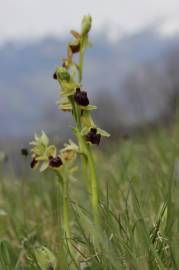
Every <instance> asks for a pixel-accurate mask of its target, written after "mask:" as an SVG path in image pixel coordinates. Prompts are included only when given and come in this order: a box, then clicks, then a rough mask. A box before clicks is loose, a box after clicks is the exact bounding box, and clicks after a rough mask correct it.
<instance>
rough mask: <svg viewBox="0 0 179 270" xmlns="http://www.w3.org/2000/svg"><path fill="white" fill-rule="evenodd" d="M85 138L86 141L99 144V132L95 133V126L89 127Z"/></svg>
mask: <svg viewBox="0 0 179 270" xmlns="http://www.w3.org/2000/svg"><path fill="white" fill-rule="evenodd" d="M85 138H86V141H87V142H91V143H92V144H97V145H99V143H100V139H101V134H97V129H96V128H91V129H90V131H89V132H88V133H87V134H86V136H85Z"/></svg>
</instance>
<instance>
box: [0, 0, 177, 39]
mask: <svg viewBox="0 0 179 270" xmlns="http://www.w3.org/2000/svg"><path fill="white" fill-rule="evenodd" d="M0 4H1V5H0V42H4V41H6V40H12V39H24V38H25V39H27V38H30V39H31V38H38V37H39V38H40V37H43V36H45V35H48V34H55V35H60V34H64V33H66V31H67V30H68V29H69V28H72V27H73V28H75V27H76V28H78V27H79V22H80V20H81V17H82V16H83V15H84V14H88V13H90V14H91V15H92V16H93V22H94V26H93V27H94V29H95V30H99V29H101V28H103V29H104V27H106V25H109V27H110V32H111V35H113V34H114V35H115V32H116V31H118V29H121V30H122V31H124V32H127V31H136V30H138V29H141V28H143V27H145V26H146V25H148V24H150V23H152V22H154V21H156V20H161V19H167V20H169V21H171V20H174V21H176V20H177V19H176V18H177V17H179V0H68V1H67V0H66V1H65V0H0ZM178 24H179V23H178ZM169 28H170V27H169Z"/></svg>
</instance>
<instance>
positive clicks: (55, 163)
mask: <svg viewBox="0 0 179 270" xmlns="http://www.w3.org/2000/svg"><path fill="white" fill-rule="evenodd" d="M62 164H63V163H62V160H61V158H60V157H59V156H56V157H49V166H50V167H53V168H58V167H60V166H61V165H62Z"/></svg>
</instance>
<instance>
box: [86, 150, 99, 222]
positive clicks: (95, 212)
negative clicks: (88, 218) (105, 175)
mask: <svg viewBox="0 0 179 270" xmlns="http://www.w3.org/2000/svg"><path fill="white" fill-rule="evenodd" d="M86 148H87V156H88V162H89V170H90V180H91V197H92V198H91V203H92V207H93V218H94V223H95V225H96V226H97V227H99V209H98V207H99V199H98V185H97V177H96V168H95V162H94V158H93V154H92V151H91V148H90V145H86Z"/></svg>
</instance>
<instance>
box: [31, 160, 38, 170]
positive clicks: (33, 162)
mask: <svg viewBox="0 0 179 270" xmlns="http://www.w3.org/2000/svg"><path fill="white" fill-rule="evenodd" d="M37 162H38V161H37V160H36V158H35V157H34V158H33V159H32V161H31V163H30V167H31V168H32V169H33V168H34V167H35V165H36V164H37Z"/></svg>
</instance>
